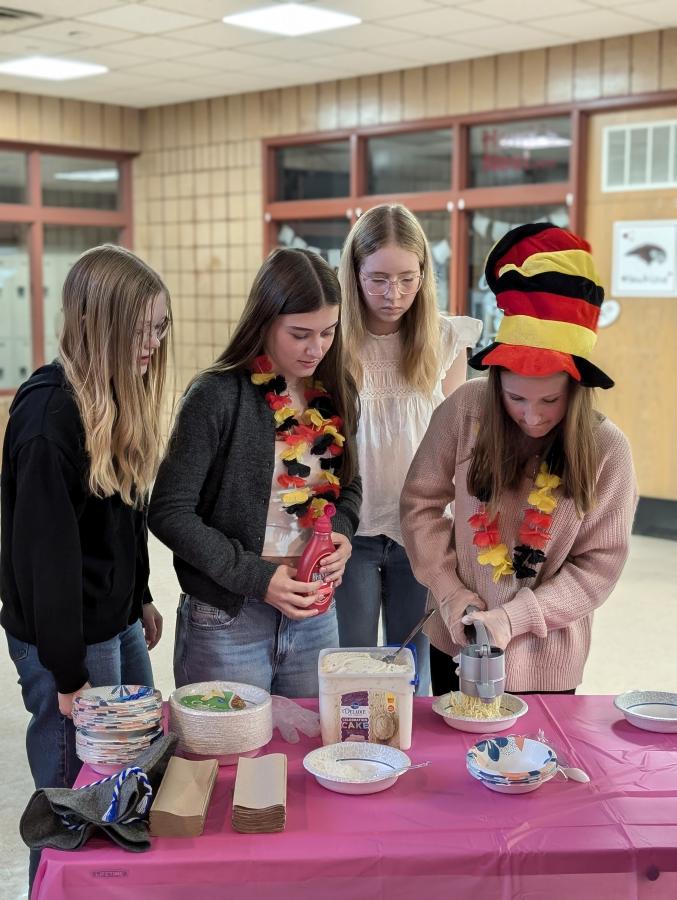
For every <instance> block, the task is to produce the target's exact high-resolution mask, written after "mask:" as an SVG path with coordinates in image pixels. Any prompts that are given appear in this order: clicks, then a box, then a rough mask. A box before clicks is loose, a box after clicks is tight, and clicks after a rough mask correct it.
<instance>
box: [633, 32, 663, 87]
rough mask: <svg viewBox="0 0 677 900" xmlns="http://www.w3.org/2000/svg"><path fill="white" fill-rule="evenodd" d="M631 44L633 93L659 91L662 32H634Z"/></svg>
mask: <svg viewBox="0 0 677 900" xmlns="http://www.w3.org/2000/svg"><path fill="white" fill-rule="evenodd" d="M631 46H632V63H631V74H630V90H631V93H633V94H644V93H648V92H649V91H657V90H658V87H659V83H660V33H659V32H657V31H650V32H648V33H647V34H633V36H632V38H631Z"/></svg>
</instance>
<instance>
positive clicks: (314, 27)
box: [223, 3, 362, 37]
mask: <svg viewBox="0 0 677 900" xmlns="http://www.w3.org/2000/svg"><path fill="white" fill-rule="evenodd" d="M223 21H224V22H225V23H226V25H239V26H240V27H241V28H253V29H254V31H267V32H269V33H270V34H283V35H286V36H287V37H292V36H297V35H299V34H313V33H314V32H317V31H330V30H331V29H333V28H345V27H346V26H347V25H359V24H360V22H361V21H362V19H358V18H357V16H348V15H346V14H345V13H337V12H332V11H331V10H328V9H318V8H317V7H316V6H302V5H301V4H300V3H277V4H275V6H264V7H262V8H261V9H252V10H250V11H249V12H243V13H236V14H235V15H233V16H224V19H223Z"/></svg>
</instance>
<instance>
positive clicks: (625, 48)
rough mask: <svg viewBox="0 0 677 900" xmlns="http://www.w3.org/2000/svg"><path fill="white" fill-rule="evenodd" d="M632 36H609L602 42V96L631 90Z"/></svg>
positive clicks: (611, 95)
mask: <svg viewBox="0 0 677 900" xmlns="http://www.w3.org/2000/svg"><path fill="white" fill-rule="evenodd" d="M630 64H631V56H630V38H629V37H618V38H609V39H608V40H606V41H604V42H603V43H602V96H603V97H613V96H614V95H620V94H627V93H628V92H629V90H630Z"/></svg>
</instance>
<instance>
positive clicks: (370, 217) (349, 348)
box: [338, 203, 440, 396]
mask: <svg viewBox="0 0 677 900" xmlns="http://www.w3.org/2000/svg"><path fill="white" fill-rule="evenodd" d="M387 244H396V245H397V246H398V247H401V248H402V249H403V250H409V251H411V252H412V253H415V254H416V258H417V259H418V264H419V267H420V271H421V274H422V275H423V281H422V282H421V287H420V288H419V290H418V293H417V294H416V298H415V299H414V302H413V303H412V305H411V306H410V308H409V309H408V310H407V312H406V313H405V314H404V315H403V316H402V319H401V322H400V338H401V344H402V361H401V366H402V374H403V375H404V377H405V378H406V380H407V381H408V382H409V384H410V385H411V386H412V387H414V388H415V389H416V390H418V391H420V392H421V393H423V394H425V395H426V396H430V395H431V394H432V392H433V390H434V389H435V385H436V384H437V383H438V381H439V379H440V360H439V352H440V325H439V317H440V316H439V310H438V308H437V291H436V288H435V270H434V267H433V262H432V256H431V253H430V246H429V244H428V240H427V238H426V236H425V232H424V231H423V228H422V227H421V223H420V222H419V221H418V219H417V218H416V216H415V215H414V214H413V213H412V212H410V211H409V210H408V209H407V208H406V207H405V206H402V205H401V204H399V203H392V204H382V205H381V206H374V207H373V208H372V209H370V210H368V211H367V212H366V213H364V215H362V216H360V218H359V219H358V220H357V222H356V223H355V224H354V225H353V227H352V229H351V231H350V234H349V235H348V237H347V238H346V242H345V244H344V246H343V253H342V255H341V263H340V265H339V273H338V276H339V281H340V283H341V291H342V293H343V302H344V305H345V315H344V316H343V319H342V322H343V325H342V329H343V338H344V343H345V348H346V361H347V364H348V369H349V370H350V372H351V374H352V376H353V377H354V379H355V381H356V383H357V384H358V385H360V386H361V385H362V363H361V362H360V357H359V353H360V348H361V347H362V344H363V343H364V340H365V338H366V336H367V310H366V307H365V304H364V301H363V300H362V289H361V287H360V281H359V275H360V269H361V268H362V265H363V264H364V261H365V259H366V258H367V257H368V256H371V254H372V253H376V251H377V250H380V249H381V247H385V246H386V245H387Z"/></svg>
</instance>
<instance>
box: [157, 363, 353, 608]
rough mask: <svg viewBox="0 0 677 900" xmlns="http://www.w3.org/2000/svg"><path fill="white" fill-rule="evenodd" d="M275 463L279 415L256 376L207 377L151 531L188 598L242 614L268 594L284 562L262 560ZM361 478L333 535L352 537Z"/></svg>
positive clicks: (171, 460)
mask: <svg viewBox="0 0 677 900" xmlns="http://www.w3.org/2000/svg"><path fill="white" fill-rule="evenodd" d="M274 461H275V423H274V419H273V415H272V413H271V411H270V409H269V407H268V405H267V403H266V401H265V399H264V397H263V396H262V395H261V393H260V391H259V390H258V388H257V387H256V386H255V385H253V384H252V382H251V378H250V374H249V372H245V371H231V372H225V373H219V374H214V373H209V374H203V375H201V376H199V377H198V378H197V379H196V380H195V382H194V383H193V384H192V386H191V387H190V389H189V390H188V391H187V392H186V394H185V396H184V397H183V400H182V402H181V407H180V412H179V416H178V420H177V422H176V425H175V427H174V430H173V433H172V436H171V439H170V442H169V448H168V450H167V454H166V456H165V458H164V460H163V462H162V465H161V466H160V471H159V472H158V476H157V480H156V482H155V487H154V489H153V495H152V498H151V502H150V510H149V518H148V523H149V526H150V530H151V531H152V532H153V534H155V535H156V536H157V537H158V538H159V539H160V540H161V541H162V542H163V543H164V544H166V545H167V546H168V547H169V548H170V549H171V550H173V552H174V568H175V569H176V574H177V576H178V579H179V583H180V585H181V588H182V589H183V590H184V591H185V592H186V593H187V594H193V595H194V596H195V597H197V598H199V599H200V600H203V601H205V602H207V603H210V604H211V605H212V606H216V607H219V608H220V609H224V610H226V611H227V612H228V613H229V614H230V615H235V614H236V613H237V612H238V610H239V609H240V607H241V606H242V603H243V601H244V598H245V597H261V598H262V597H264V596H265V594H266V591H267V590H268V585H269V583H270V580H271V578H272V577H273V573H274V572H275V569H276V568H277V566H276V565H275V564H274V563H271V562H267V561H265V560H263V559H261V551H262V549H263V541H264V537H265V531H266V518H267V514H268V504H269V502H270V495H271V489H272V478H273V468H274ZM361 500H362V486H361V482H360V479H359V477H358V478H355V479H354V480H353V481H352V482H351V483H350V484H346V485H342V488H341V496H340V498H339V500H338V502H337V504H336V515H335V516H334V518H333V519H332V525H333V528H334V531H338V532H340V533H341V534H344V535H346V537H348V538H349V539H352V537H353V534H354V533H355V530H356V529H357V525H358V522H359V511H360V502H361Z"/></svg>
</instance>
